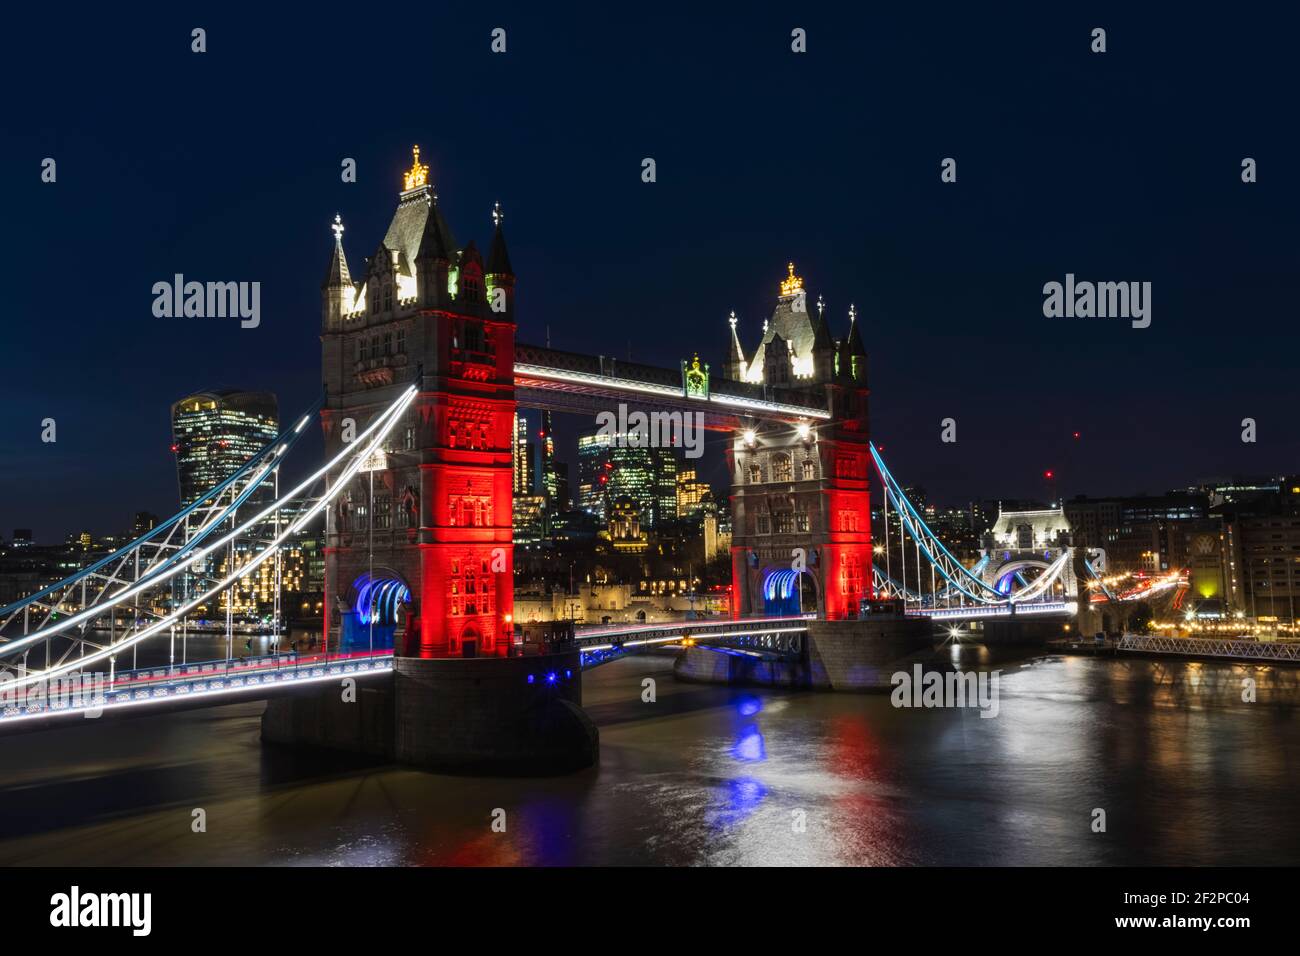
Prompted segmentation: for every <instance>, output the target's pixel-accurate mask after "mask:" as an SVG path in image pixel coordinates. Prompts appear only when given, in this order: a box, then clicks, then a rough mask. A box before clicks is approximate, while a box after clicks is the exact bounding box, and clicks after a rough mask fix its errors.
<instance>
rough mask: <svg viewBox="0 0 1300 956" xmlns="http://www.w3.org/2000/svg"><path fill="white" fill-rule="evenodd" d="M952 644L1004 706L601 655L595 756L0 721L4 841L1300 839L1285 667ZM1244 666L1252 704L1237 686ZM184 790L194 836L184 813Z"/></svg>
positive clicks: (1072, 847)
mask: <svg viewBox="0 0 1300 956" xmlns="http://www.w3.org/2000/svg"><path fill="white" fill-rule="evenodd" d="M951 653H952V652H951V651H950V650H948V649H944V650H943V652H942V653H941V655H940V658H939V660H941V661H947V660H948V659H949V655H950V654H951ZM957 657H958V658H959V660H960V661H961V662H962V663H963V664H964V665H966V666H972V665H973V666H979V667H984V668H998V669H1000V670H1001V672H1002V680H1001V701H1000V708H999V715H998V716H997V717H996V718H993V719H982V718H980V717H979V716H978V711H977V710H975V709H969V710H942V709H934V710H925V709H895V708H893V707H891V706H890V703H889V697H888V695H886V694H864V695H834V694H812V693H790V692H782V691H769V690H761V689H759V690H756V689H739V688H723V687H711V686H702V685H691V684H681V683H677V682H675V681H674V680H673V678H672V676H671V671H670V663H669V662H668V661H667V660H665V659H662V658H653V657H647V658H636V659H630V660H625V661H621V662H617V663H613V664H608V665H605V666H604V667H601V668H599V669H597V670H596V671H594V672H591V673H589V674H588V675H586V677H585V704H586V707H587V709H588V711H589V712H590V713H591V714H592V716H593V718H594V719H595V720H596V721H597V723H598V724H599V726H600V730H601V750H602V753H601V762H600V766H599V767H598V768H593V769H591V770H588V771H584V772H582V773H578V774H573V775H570V776H564V777H557V778H546V779H485V778H475V777H465V776H451V775H435V774H427V773H422V772H418V771H413V770H407V769H403V768H395V767H390V766H376V765H373V764H369V763H367V762H365V761H360V760H344V761H336V760H330V761H322V760H321V759H320V758H317V757H311V756H306V755H302V754H293V753H286V752H284V751H278V750H270V749H263V748H262V746H261V745H260V743H259V741H258V728H259V724H258V718H259V716H260V712H261V705H259V704H241V705H234V706H230V707H225V708H220V709H215V710H208V711H193V712H189V713H184V714H179V715H169V716H155V717H141V718H135V719H131V720H126V721H121V722H117V723H114V724H111V725H110V724H108V723H105V724H103V725H102V726H86V727H80V726H79V727H75V728H69V729H65V730H56V731H49V732H45V733H40V734H31V735H26V736H22V737H12V738H6V739H0V762H2V765H3V766H4V767H5V768H6V773H5V776H4V782H3V783H2V784H0V799H3V806H4V807H5V809H6V812H5V813H4V814H3V815H0V863H4V864H14V863H27V864H32V863H73V864H75V863H84V864H115V863H120V864H128V865H129V864H141V863H185V864H203V863H225V864H230V863H255V864H258V863H280V864H291V865H295V864H296V865H346V866H358V865H359V866H368V865H404V864H414V865H422V864H453V865H531V864H577V865H584V864H635V863H651V864H705V865H803V864H812V865H838V864H858V865H861V864H877V865H888V864H1030V865H1041V864H1053V863H1082V864H1091V863H1100V864H1137V863H1149V864H1193V865H1197V864H1210V863H1238V864H1252V863H1254V864H1259V863H1263V864H1294V863H1295V862H1297V861H1300V823H1297V822H1296V821H1295V819H1294V813H1293V810H1292V805H1293V804H1292V794H1293V793H1294V792H1295V788H1296V784H1297V782H1298V781H1297V779H1296V777H1297V768H1296V766H1295V765H1294V760H1293V759H1292V755H1294V754H1295V753H1297V752H1300V751H1298V750H1297V744H1300V722H1298V721H1297V704H1300V677H1298V676H1297V672H1296V671H1285V670H1282V671H1279V670H1277V669H1272V668H1259V667H1243V666H1234V665H1220V664H1205V665H1198V666H1195V667H1192V666H1189V665H1187V664H1176V663H1159V662H1151V661H1141V660H1122V661H1113V660H1103V659H1095V658H1058V657H1051V658H1042V659H1037V660H1028V661H1017V660H1002V661H999V660H996V659H995V658H993V657H991V656H990V655H988V654H987V652H982V651H980V650H979V649H973V648H963V649H961V650H960V651H959V652H958V653H957ZM936 666H939V665H936ZM645 676H654V677H655V678H656V679H657V681H658V700H657V702H655V703H652V704H651V703H643V702H642V700H641V680H642V678H643V677H645ZM1245 677H1253V678H1254V679H1255V680H1256V681H1257V682H1258V685H1259V691H1258V698H1259V699H1258V702H1257V703H1253V704H1245V703H1243V702H1242V701H1241V689H1242V683H1241V682H1242V679H1243V678H1245ZM196 806H202V807H204V808H205V809H206V810H207V812H208V821H209V822H208V834H206V835H195V834H192V833H191V831H190V829H189V821H190V811H191V809H192V808H193V807H196ZM1095 807H1102V808H1104V809H1106V811H1107V822H1108V832H1106V833H1104V834H1096V833H1093V832H1092V831H1091V828H1090V823H1091V819H1092V817H1091V813H1092V810H1093V808H1095ZM497 808H501V809H504V810H505V811H506V815H507V830H506V832H505V833H494V832H492V830H491V826H490V825H491V819H492V812H493V810H494V809H497ZM800 823H802V824H803V827H802V828H801V826H800V825H799V824H800Z"/></svg>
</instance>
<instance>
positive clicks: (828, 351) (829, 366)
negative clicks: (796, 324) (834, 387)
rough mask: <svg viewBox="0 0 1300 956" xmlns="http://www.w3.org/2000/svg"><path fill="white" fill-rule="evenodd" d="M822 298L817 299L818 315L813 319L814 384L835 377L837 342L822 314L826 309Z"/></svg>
mask: <svg viewBox="0 0 1300 956" xmlns="http://www.w3.org/2000/svg"><path fill="white" fill-rule="evenodd" d="M825 307H826V306H825V303H824V302H822V297H821V296H818V297H817V315H816V317H815V318H814V319H813V340H812V378H813V381H814V382H817V383H822V382H829V381H830V380H831V379H832V378H834V377H835V340H834V339H832V338H831V330H830V326H828V325H827V324H826V317H825V316H824V315H823V314H822V312H823V310H824V309H825Z"/></svg>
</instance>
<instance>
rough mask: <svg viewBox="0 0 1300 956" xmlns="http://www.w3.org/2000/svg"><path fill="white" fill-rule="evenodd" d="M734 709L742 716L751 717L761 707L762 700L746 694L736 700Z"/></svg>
mask: <svg viewBox="0 0 1300 956" xmlns="http://www.w3.org/2000/svg"><path fill="white" fill-rule="evenodd" d="M736 709H737V710H738V711H740V716H742V717H753V716H754V715H755V714H757V713H758V712H759V711H760V710H762V709H763V701H762V700H761V699H759V698H758V697H755V696H754V695H753V694H746V695H744V696H743V697H741V698H740V699H739V700H738V701H737V702H736Z"/></svg>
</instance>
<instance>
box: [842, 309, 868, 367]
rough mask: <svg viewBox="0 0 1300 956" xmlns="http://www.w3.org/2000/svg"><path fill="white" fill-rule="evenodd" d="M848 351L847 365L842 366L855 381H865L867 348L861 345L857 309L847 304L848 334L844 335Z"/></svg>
mask: <svg viewBox="0 0 1300 956" xmlns="http://www.w3.org/2000/svg"><path fill="white" fill-rule="evenodd" d="M844 342H845V346H846V349H847V352H848V357H849V361H848V365H847V367H844V368H842V371H845V372H846V373H847V374H848V375H850V376H851V377H852V378H853V380H854V381H855V382H861V383H864V384H865V382H866V381H867V350H866V348H865V347H863V345H862V335H861V333H860V332H859V331H858V310H857V309H855V308H854V307H853V306H852V305H850V306H849V334H848V336H846V337H845V340H844Z"/></svg>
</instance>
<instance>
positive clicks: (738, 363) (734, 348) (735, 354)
mask: <svg viewBox="0 0 1300 956" xmlns="http://www.w3.org/2000/svg"><path fill="white" fill-rule="evenodd" d="M727 323H728V324H729V325H730V326H731V355H730V358H729V359H728V361H730V362H731V363H732V364H733V365H734V366H735V367H736V374H737V375H741V374H743V372H742V371H741V370H742V369H743V368H744V367H745V350H744V349H743V348H742V347H741V345H740V336H739V335H738V334H737V333H736V313H735V312H732V313H731V315H730V316H728V317H727Z"/></svg>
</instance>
